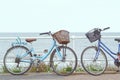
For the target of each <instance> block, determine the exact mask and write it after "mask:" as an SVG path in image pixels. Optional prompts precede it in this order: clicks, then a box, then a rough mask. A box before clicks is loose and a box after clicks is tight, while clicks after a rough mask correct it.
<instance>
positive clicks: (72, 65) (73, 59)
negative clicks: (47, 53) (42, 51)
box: [50, 46, 77, 76]
mask: <svg viewBox="0 0 120 80" xmlns="http://www.w3.org/2000/svg"><path fill="white" fill-rule="evenodd" d="M59 51H60V53H62V54H61V55H62V56H63V55H64V57H63V59H62V60H60V57H59V56H58V55H57V51H56V50H54V51H53V53H52V56H51V60H50V62H51V66H52V68H53V71H54V72H55V73H56V74H58V75H61V76H67V75H70V74H72V73H73V72H74V70H75V69H76V66H77V56H76V54H75V52H74V51H73V50H72V49H71V48H69V47H66V46H60V47H59Z"/></svg>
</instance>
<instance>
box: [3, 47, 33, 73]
mask: <svg viewBox="0 0 120 80" xmlns="http://www.w3.org/2000/svg"><path fill="white" fill-rule="evenodd" d="M27 51H29V50H28V48H26V47H24V46H13V47H11V48H9V49H8V50H7V52H6V54H5V56H4V66H5V69H6V70H7V71H8V72H9V73H11V74H13V75H22V74H24V73H25V72H27V71H28V70H29V69H30V68H31V66H32V63H26V62H20V61H21V60H22V59H24V60H30V57H31V56H32V54H31V53H29V54H28V55H26V56H25V57H24V58H18V57H17V56H18V55H19V56H20V55H23V54H24V53H26V52H27ZM30 61H31V60H30Z"/></svg>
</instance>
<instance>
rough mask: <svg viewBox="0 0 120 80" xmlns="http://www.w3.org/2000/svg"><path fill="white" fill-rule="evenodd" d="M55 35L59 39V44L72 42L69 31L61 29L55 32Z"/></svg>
mask: <svg viewBox="0 0 120 80" xmlns="http://www.w3.org/2000/svg"><path fill="white" fill-rule="evenodd" d="M53 37H54V38H55V39H56V40H57V41H58V43H59V44H67V43H69V42H70V39H69V32H68V31H66V30H60V31H58V32H56V33H54V34H53Z"/></svg>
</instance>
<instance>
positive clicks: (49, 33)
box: [40, 31, 51, 35]
mask: <svg viewBox="0 0 120 80" xmlns="http://www.w3.org/2000/svg"><path fill="white" fill-rule="evenodd" d="M45 34H48V35H51V31H49V32H44V33H40V35H45Z"/></svg>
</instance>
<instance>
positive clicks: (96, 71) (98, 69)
mask: <svg viewBox="0 0 120 80" xmlns="http://www.w3.org/2000/svg"><path fill="white" fill-rule="evenodd" d="M97 51H98V50H97V47H95V46H90V47H87V48H85V49H84V50H83V52H82V54H81V64H82V66H83V68H84V70H85V71H86V72H88V73H89V74H91V75H94V76H97V75H100V74H102V73H104V71H105V70H106V67H107V65H108V62H107V57H106V55H105V54H104V52H103V51H102V50H100V52H99V53H97Z"/></svg>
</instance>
